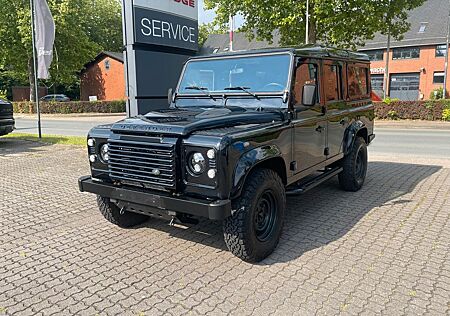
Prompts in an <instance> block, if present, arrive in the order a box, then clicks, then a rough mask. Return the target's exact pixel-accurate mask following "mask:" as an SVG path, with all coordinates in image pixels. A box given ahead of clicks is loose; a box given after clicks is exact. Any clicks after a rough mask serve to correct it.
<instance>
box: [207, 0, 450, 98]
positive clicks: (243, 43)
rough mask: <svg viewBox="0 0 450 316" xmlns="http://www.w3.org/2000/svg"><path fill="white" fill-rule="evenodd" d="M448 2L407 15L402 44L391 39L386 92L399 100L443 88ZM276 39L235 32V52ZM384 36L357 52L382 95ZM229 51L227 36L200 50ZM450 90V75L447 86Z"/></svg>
mask: <svg viewBox="0 0 450 316" xmlns="http://www.w3.org/2000/svg"><path fill="white" fill-rule="evenodd" d="M449 9H450V8H449V1H448V0H428V1H426V2H425V3H424V4H423V5H422V6H421V7H419V8H417V9H415V10H412V11H410V12H409V14H408V22H409V23H410V25H411V27H410V29H409V31H408V32H406V33H405V34H404V38H403V39H402V40H401V41H395V40H392V42H391V50H390V54H389V74H388V78H389V80H388V86H387V89H388V93H389V94H390V96H391V97H392V98H399V99H402V100H418V99H428V98H429V97H430V94H431V93H432V91H433V90H435V89H437V88H440V87H443V82H444V64H445V41H446V34H447V21H448V15H449ZM278 43H279V37H278V36H277V34H275V35H274V39H273V43H271V44H269V43H268V42H259V41H251V42H249V41H248V39H247V38H246V36H245V34H242V33H236V34H235V37H234V43H233V45H234V47H235V50H247V49H256V48H265V47H277V46H278V45H279V44H278ZM386 44H387V37H386V36H383V35H381V34H377V35H376V36H375V37H374V39H373V40H369V41H367V42H366V45H365V46H364V47H361V48H360V49H358V50H359V51H361V52H364V53H367V54H368V55H369V56H370V58H371V60H372V63H371V74H372V88H373V90H374V91H375V92H376V93H377V94H378V95H379V96H383V89H384V87H383V81H384V80H383V79H384V73H385V68H386V57H387V52H386V51H387V49H386V47H387V45H386ZM228 49H229V39H228V35H227V34H213V35H210V36H209V37H208V39H207V41H206V42H205V44H204V45H203V47H202V48H201V50H200V53H201V54H211V53H218V52H224V51H227V50H228ZM447 91H450V74H449V80H448V83H447Z"/></svg>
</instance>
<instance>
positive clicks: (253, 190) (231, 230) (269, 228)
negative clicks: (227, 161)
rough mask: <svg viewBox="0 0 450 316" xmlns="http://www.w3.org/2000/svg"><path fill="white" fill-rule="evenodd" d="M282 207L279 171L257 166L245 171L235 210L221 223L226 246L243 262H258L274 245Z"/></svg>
mask: <svg viewBox="0 0 450 316" xmlns="http://www.w3.org/2000/svg"><path fill="white" fill-rule="evenodd" d="M285 208H286V194H285V191H284V184H283V182H282V181H281V179H280V177H279V175H278V174H277V173H276V172H274V171H272V170H268V169H259V170H256V171H255V172H254V173H252V174H251V175H249V178H248V180H247V182H246V184H245V186H244V188H243V190H242V194H241V196H240V197H239V198H238V199H237V200H236V201H234V202H233V209H234V210H236V211H235V213H234V214H233V215H232V216H230V217H228V218H226V219H225V220H224V223H223V231H224V239H225V243H226V245H227V247H228V249H229V250H230V251H231V252H232V253H233V254H234V255H235V256H237V257H239V258H241V259H242V260H244V261H247V262H259V261H261V260H263V259H264V258H266V257H267V256H269V255H270V254H271V253H272V252H273V251H274V250H275V248H276V246H277V245H278V241H279V239H280V236H281V231H282V227H283V220H284V212H285Z"/></svg>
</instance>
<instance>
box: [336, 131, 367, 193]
mask: <svg viewBox="0 0 450 316" xmlns="http://www.w3.org/2000/svg"><path fill="white" fill-rule="evenodd" d="M342 168H343V171H342V172H341V173H340V174H339V185H340V186H341V188H342V189H344V190H345V191H351V192H356V191H358V190H359V189H361V188H362V186H363V184H364V180H365V179H366V174H367V145H366V142H365V141H364V139H363V138H362V137H358V138H356V140H355V142H354V143H353V146H352V148H351V150H350V152H349V153H348V154H347V155H346V156H345V157H344V159H343V160H342Z"/></svg>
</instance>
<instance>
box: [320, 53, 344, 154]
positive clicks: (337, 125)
mask: <svg viewBox="0 0 450 316" xmlns="http://www.w3.org/2000/svg"><path fill="white" fill-rule="evenodd" d="M344 66H345V64H344V63H343V62H340V61H333V60H326V61H324V62H323V90H324V99H325V104H326V107H327V127H328V128H327V133H328V134H327V146H326V150H325V151H326V154H327V156H328V158H332V157H334V156H336V155H338V154H339V153H341V152H342V142H343V139H344V134H345V131H346V129H347V127H348V125H349V113H348V110H349V109H348V106H347V102H346V100H345V99H346V95H345V92H344V89H343V86H344V84H343V82H344V79H345V78H344V77H343V76H344V72H345V68H344Z"/></svg>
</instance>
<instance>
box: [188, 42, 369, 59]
mask: <svg viewBox="0 0 450 316" xmlns="http://www.w3.org/2000/svg"><path fill="white" fill-rule="evenodd" d="M283 52H286V53H293V54H296V55H299V56H304V57H311V58H324V57H325V58H344V59H352V60H359V61H369V57H368V56H367V55H366V54H362V53H357V52H352V51H348V50H342V49H337V48H332V47H324V46H318V45H305V46H300V47H275V48H263V49H249V50H242V51H233V52H220V53H215V54H209V55H203V56H197V57H193V58H192V59H199V58H211V57H226V56H240V55H254V54H267V53H283Z"/></svg>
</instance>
